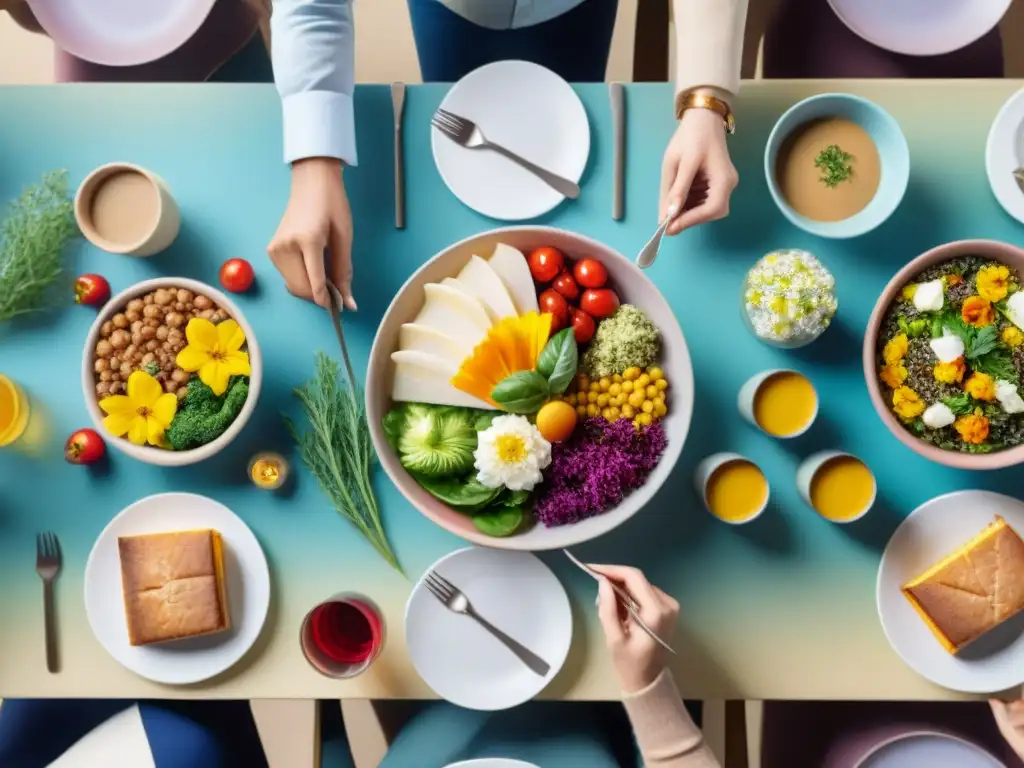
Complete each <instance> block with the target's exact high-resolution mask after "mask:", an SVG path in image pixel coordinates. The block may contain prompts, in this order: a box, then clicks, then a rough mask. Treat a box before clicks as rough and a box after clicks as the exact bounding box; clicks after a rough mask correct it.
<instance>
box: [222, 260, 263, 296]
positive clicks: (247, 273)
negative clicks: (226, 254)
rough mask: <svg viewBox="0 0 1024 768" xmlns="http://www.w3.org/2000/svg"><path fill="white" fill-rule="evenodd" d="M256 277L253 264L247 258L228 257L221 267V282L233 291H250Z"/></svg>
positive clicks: (226, 288) (225, 287)
mask: <svg viewBox="0 0 1024 768" xmlns="http://www.w3.org/2000/svg"><path fill="white" fill-rule="evenodd" d="M255 279H256V273H255V272H253V270H252V264H250V263H249V262H248V261H246V260H245V259H228V260H227V261H225V262H224V264H223V266H221V268H220V284H221V285H223V286H224V289H225V290H228V291H231V292H232V293H244V292H245V291H248V290H249V287H250V286H251V285H252V281H253V280H255Z"/></svg>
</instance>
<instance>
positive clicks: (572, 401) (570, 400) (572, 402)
mask: <svg viewBox="0 0 1024 768" xmlns="http://www.w3.org/2000/svg"><path fill="white" fill-rule="evenodd" d="M563 399H564V400H565V402H567V403H568V404H569V405H573V406H575V405H576V395H566V396H565V397H564V398H563Z"/></svg>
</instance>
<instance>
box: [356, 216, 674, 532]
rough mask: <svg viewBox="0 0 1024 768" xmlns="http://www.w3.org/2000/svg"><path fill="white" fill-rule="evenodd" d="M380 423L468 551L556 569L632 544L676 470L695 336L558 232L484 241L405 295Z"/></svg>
mask: <svg viewBox="0 0 1024 768" xmlns="http://www.w3.org/2000/svg"><path fill="white" fill-rule="evenodd" d="M367 380H368V381H375V382H381V383H382V386H375V387H369V388H367V392H366V413H367V418H368V421H369V426H370V433H371V436H372V439H373V444H374V449H375V450H376V453H377V455H378V456H379V458H380V461H381V464H382V465H383V467H384V470H385V471H386V472H387V474H388V476H389V477H390V479H391V480H392V482H394V484H395V486H396V487H397V488H398V490H399V491H400V492H401V493H402V495H403V496H404V497H405V498H406V499H407V500H408V501H409V502H410V503H411V504H412V505H413V506H414V507H415V508H416V509H417V510H419V511H420V512H421V513H422V514H424V515H425V516H426V517H428V518H429V519H431V520H433V521H434V522H435V523H437V524H438V525H440V526H441V527H442V528H445V529H446V530H448V531H451V532H452V533H454V534H456V535H458V536H461V537H462V538H464V539H467V540H468V541H471V542H473V543H476V544H481V545H485V546H491V547H498V548H503V549H514V550H525V551H540V550H549V549H558V548H562V547H568V546H572V545H575V544H579V543H581V542H585V541H589V540H591V539H594V538H596V537H598V536H601V535H602V534H604V533H607V532H608V531H610V530H612V529H614V528H616V527H617V526H619V525H620V524H622V523H623V522H625V521H626V520H628V519H629V518H630V517H632V516H633V515H634V514H636V513H637V512H638V511H639V510H640V509H642V508H643V507H644V506H645V505H646V504H647V503H648V502H649V501H650V500H651V498H652V497H653V496H654V494H655V493H656V492H657V490H658V488H659V487H660V486H661V485H662V484H663V483H664V482H665V480H666V479H667V478H668V476H669V474H670V473H671V471H672V468H673V467H674V466H675V463H676V461H677V460H678V458H679V456H680V454H681V452H682V449H683V443H684V442H685V440H686V436H687V432H688V430H689V427H690V417H691V414H692V410H693V370H692V367H691V363H690V354H689V351H688V349H687V346H686V341H685V339H684V338H683V333H682V330H681V329H680V327H679V323H678V322H677V320H676V319H675V315H674V314H673V312H672V310H671V308H670V307H669V305H668V303H667V302H666V301H665V299H664V297H662V295H661V293H660V292H659V291H658V289H657V288H656V287H655V286H654V284H653V283H652V282H651V281H650V280H649V279H648V278H647V277H646V276H645V275H644V274H643V273H642V272H641V271H640V270H639V269H638V268H637V267H636V266H635V265H634V264H633V263H632V262H630V261H629V260H628V259H626V258H625V257H623V256H622V255H620V254H618V253H616V252H615V251H613V250H611V249H610V248H608V247H607V246H604V245H602V244H601V243H599V242H596V241H594V240H591V239H589V238H586V237H584V236H582V235H577V234H575V233H572V232H567V231H565V230H560V229H555V228H550V227H535V226H524V227H511V228H505V229H497V230H493V231H490V232H486V233H483V234H481V235H477V236H474V237H470V238H468V239H466V240H463V241H461V242H459V243H456V244H454V245H452V246H450V247H449V248H446V249H445V250H443V251H441V252H440V253H439V254H437V255H435V256H434V257H433V258H431V259H430V260H428V261H427V262H426V263H425V264H424V265H423V266H422V267H421V268H420V269H419V270H417V271H416V272H415V273H414V274H413V275H412V277H410V278H409V280H408V281H406V283H405V285H403V286H402V288H401V289H400V290H399V292H398V293H397V295H396V296H395V298H394V300H393V301H392V302H391V305H390V306H389V307H388V310H387V312H386V313H385V315H384V319H383V320H382V322H381V324H380V326H379V328H378V330H377V335H376V337H375V338H374V341H373V347H372V349H371V351H370V360H369V365H368V369H367Z"/></svg>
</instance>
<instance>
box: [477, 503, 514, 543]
mask: <svg viewBox="0 0 1024 768" xmlns="http://www.w3.org/2000/svg"><path fill="white" fill-rule="evenodd" d="M526 517H527V514H526V512H524V510H523V508H522V507H504V506H502V507H496V508H493V509H486V510H484V511H483V512H480V513H478V514H475V515H473V525H475V526H476V528H477V530H478V531H480V532H481V533H484V534H486V535H488V536H495V537H500V538H503V537H505V536H511V535H512V534H513V533H515V532H516V531H518V530H519V528H520V527H521V526H522V524H523V521H524V520H525V519H526Z"/></svg>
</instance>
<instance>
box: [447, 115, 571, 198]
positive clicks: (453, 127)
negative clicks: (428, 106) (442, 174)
mask: <svg viewBox="0 0 1024 768" xmlns="http://www.w3.org/2000/svg"><path fill="white" fill-rule="evenodd" d="M430 124H431V125H433V126H434V127H435V128H437V129H438V130H439V131H441V133H443V134H444V135H445V136H447V137H448V138H450V139H451V140H452V141H454V142H455V143H456V144H460V145H462V146H463V147H466V148H467V149H491V150H494V151H495V152H497V153H498V154H500V155H504V156H505V157H507V158H508V159H509V160H511V161H512V162H514V163H517V164H518V165H521V166H522V167H523V168H525V169H526V170H528V171H529V172H530V173H532V174H533V175H534V176H537V177H538V178H540V179H541V180H543V181H544V182H545V183H547V184H548V186H550V187H552V188H553V189H555V190H556V191H557V192H560V193H561V194H563V195H565V196H566V197H568V198H569V199H570V200H575V199H576V198H577V197H579V196H580V186H579V184H576V183H575V182H572V181H569V180H568V179H566V178H563V177H561V176H559V175H558V174H557V173H552V172H551V171H549V170H548V169H547V168H541V167H540V166H539V165H537V164H536V163H531V162H530V161H529V160H527V159H526V158H525V157H521V156H519V155H517V154H516V153H515V152H513V151H512V150H510V149H506V148H505V147H503V146H501V144H495V143H494V142H493V141H488V140H487V137H486V136H484V132H483V131H482V130H480V128H479V127H478V126H477V124H476V123H474V122H473V121H472V120H469V119H467V118H465V117H460V116H459V115H456V114H452V113H451V112H449V111H448V110H446V109H439V110H437V112H435V113H434V116H433V117H432V118H431V119H430Z"/></svg>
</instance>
